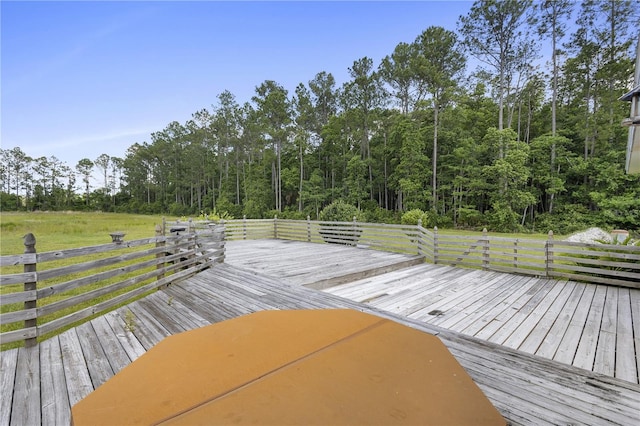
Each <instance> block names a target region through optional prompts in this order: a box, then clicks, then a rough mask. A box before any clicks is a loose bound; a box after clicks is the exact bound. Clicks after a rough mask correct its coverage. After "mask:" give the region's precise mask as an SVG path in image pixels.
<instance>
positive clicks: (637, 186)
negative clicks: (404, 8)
mask: <svg viewBox="0 0 640 426" xmlns="http://www.w3.org/2000/svg"><path fill="white" fill-rule="evenodd" d="M636 5H637V4H636ZM639 23H640V19H639V17H638V11H637V10H636V9H634V2H633V1H630V0H622V1H620V0H586V1H583V2H581V3H579V4H577V3H574V2H572V1H569V0H547V1H543V2H535V3H534V2H533V1H532V0H501V1H497V0H483V1H476V2H475V3H474V4H473V5H472V7H471V9H470V10H469V12H468V13H467V14H466V15H463V16H461V17H460V18H459V21H458V24H457V28H456V31H453V30H450V29H445V28H442V27H439V26H432V27H429V28H427V29H425V30H424V31H423V32H422V33H421V34H419V35H418V36H417V37H416V39H415V40H413V41H406V42H400V43H399V44H398V45H397V46H396V47H395V49H394V50H393V52H390V54H389V55H388V56H386V57H385V58H383V59H382V60H381V61H380V63H379V64H374V62H373V60H372V59H371V58H368V57H363V58H360V59H357V60H355V61H354V62H353V64H352V65H351V66H350V67H349V68H348V71H349V78H350V79H349V81H347V82H345V83H344V84H342V85H341V86H338V85H337V83H336V81H335V79H334V77H333V75H332V74H331V73H329V72H326V71H322V72H319V73H317V74H316V75H315V76H313V78H312V79H311V80H309V81H308V82H306V83H300V84H299V85H298V86H297V87H296V88H295V90H294V92H293V93H289V91H287V90H286V89H285V88H284V87H283V86H282V85H280V84H279V83H277V82H276V81H272V80H267V81H264V82H263V83H261V84H260V85H259V86H257V87H256V88H255V93H254V96H253V97H252V98H251V100H250V101H248V102H245V103H239V102H238V101H237V100H236V98H235V96H234V95H233V94H232V93H231V92H229V91H224V92H222V93H221V94H219V95H218V96H217V99H216V103H215V104H214V105H212V108H211V109H202V110H200V111H197V112H195V113H194V114H193V115H192V118H191V119H190V120H188V121H187V122H185V123H179V122H175V121H174V122H171V123H169V124H168V125H167V126H166V127H165V128H164V129H162V130H159V131H157V132H155V133H152V134H151V137H150V140H149V141H145V142H139V143H134V144H133V145H131V146H130V147H129V148H128V149H127V151H126V153H125V154H124V156H123V157H122V158H116V157H110V156H108V155H101V156H100V157H98V158H97V159H94V160H91V159H87V158H85V159H82V160H80V161H79V162H78V163H77V164H76V165H75V167H74V168H71V167H69V166H68V165H66V164H64V163H63V162H61V161H59V160H58V159H56V158H55V157H49V158H45V157H42V158H36V159H33V158H30V157H29V156H28V155H27V154H25V153H24V152H22V150H21V149H20V148H13V149H7V150H2V152H1V157H2V161H1V162H0V166H1V170H0V178H1V185H2V186H1V188H2V192H1V199H0V201H1V204H2V205H1V206H2V209H3V210H9V209H27V210H35V209H102V210H107V211H109V210H110V211H122V212H137V213H170V214H174V215H194V214H195V215H197V214H200V213H208V212H211V211H217V212H227V213H229V214H230V215H232V216H235V217H241V216H243V215H246V216H247V217H249V218H261V217H273V215H275V214H277V215H278V216H279V217H291V218H306V217H307V216H311V217H312V218H316V217H317V216H318V213H319V211H320V210H321V209H322V208H323V207H324V206H326V205H327V204H329V203H331V202H332V201H334V200H344V201H347V202H348V203H350V204H353V205H355V206H357V207H358V208H360V209H361V210H362V211H363V212H364V213H365V216H366V218H367V220H369V221H385V222H394V221H397V220H399V217H400V215H401V214H402V213H403V212H405V211H407V210H411V209H421V210H424V211H427V212H429V216H428V217H429V218H431V219H430V221H431V222H432V223H429V224H427V225H429V226H432V225H439V226H457V227H479V226H488V227H490V228H491V229H493V230H498V231H511V230H518V229H537V230H548V229H554V230H557V231H560V232H563V231H565V232H569V231H571V230H574V229H578V228H581V227H585V226H590V225H601V226H606V227H622V228H626V229H638V228H639V227H640V177H639V176H630V175H626V174H625V173H624V157H625V147H626V142H627V130H626V128H623V127H622V126H621V125H620V123H621V121H622V119H623V118H624V117H626V116H628V113H629V106H628V104H626V103H624V102H621V101H619V100H618V98H619V97H620V96H621V95H622V94H624V93H625V92H626V91H628V90H629V89H630V88H631V85H632V77H633V62H634V57H633V47H634V46H633V44H634V42H635V38H636V37H638V30H637V28H638V24H639ZM545 52H549V53H545ZM469 57H472V58H474V63H478V64H480V66H479V67H478V68H477V69H473V70H469V68H470V67H469V60H468V58H469ZM537 64H543V65H537ZM96 170H97V171H98V172H99V173H100V176H101V188H99V189H98V190H95V191H92V190H91V189H90V183H89V182H90V178H91V176H92V174H93V173H94V171H96Z"/></svg>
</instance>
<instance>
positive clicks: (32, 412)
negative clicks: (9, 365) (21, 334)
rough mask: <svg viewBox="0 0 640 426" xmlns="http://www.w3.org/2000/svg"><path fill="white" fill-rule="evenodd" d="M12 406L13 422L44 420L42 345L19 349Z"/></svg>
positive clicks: (26, 423)
mask: <svg viewBox="0 0 640 426" xmlns="http://www.w3.org/2000/svg"><path fill="white" fill-rule="evenodd" d="M16 378H19V380H16V381H15V384H14V391H13V405H12V407H11V413H12V414H11V424H15V425H32V424H39V423H41V422H42V417H41V414H42V413H41V407H40V347H39V346H33V347H30V348H26V347H22V348H19V349H18V363H17V366H16Z"/></svg>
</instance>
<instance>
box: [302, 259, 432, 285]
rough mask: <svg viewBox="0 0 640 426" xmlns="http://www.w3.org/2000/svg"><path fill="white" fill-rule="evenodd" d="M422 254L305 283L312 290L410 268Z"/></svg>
mask: <svg viewBox="0 0 640 426" xmlns="http://www.w3.org/2000/svg"><path fill="white" fill-rule="evenodd" d="M424 261H425V260H424V256H415V257H413V258H411V259H407V260H401V261H397V262H393V263H389V264H387V265H382V266H376V267H374V268H370V269H365V270H362V271H357V272H351V273H349V274H346V275H340V276H335V277H331V278H325V279H323V280H320V281H315V282H312V283H308V284H305V285H304V286H305V287H307V288H312V289H314V290H325V289H328V288H331V287H335V286H338V285H341V284H347V283H351V282H354V281H358V280H361V279H364V278H369V277H375V276H378V275H383V274H387V273H389V272H393V271H398V270H400V269H405V268H410V267H412V266H415V265H420V264H422V263H424Z"/></svg>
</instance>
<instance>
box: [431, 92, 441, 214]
mask: <svg viewBox="0 0 640 426" xmlns="http://www.w3.org/2000/svg"><path fill="white" fill-rule="evenodd" d="M439 109H440V106H439V105H438V98H437V97H434V105H433V158H432V164H433V210H435V211H438V110H439Z"/></svg>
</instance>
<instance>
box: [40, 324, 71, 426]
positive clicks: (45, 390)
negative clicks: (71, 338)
mask: <svg viewBox="0 0 640 426" xmlns="http://www.w3.org/2000/svg"><path fill="white" fill-rule="evenodd" d="M40 369H41V371H40V383H41V397H42V401H41V406H42V424H43V425H66V424H70V423H71V412H70V410H69V407H70V404H69V393H68V390H67V382H66V379H65V376H64V367H63V365H62V350H61V348H60V341H59V339H58V337H57V336H55V337H53V338H51V339H47V340H45V341H44V342H42V343H40Z"/></svg>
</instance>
